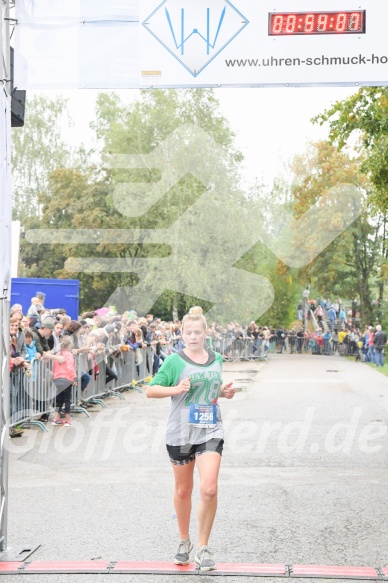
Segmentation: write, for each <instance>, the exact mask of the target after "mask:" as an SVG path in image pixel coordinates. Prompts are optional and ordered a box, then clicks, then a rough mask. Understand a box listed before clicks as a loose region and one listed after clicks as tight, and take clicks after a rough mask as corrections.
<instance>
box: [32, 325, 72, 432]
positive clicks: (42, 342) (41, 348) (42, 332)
mask: <svg viewBox="0 0 388 583" xmlns="http://www.w3.org/2000/svg"><path fill="white" fill-rule="evenodd" d="M53 330H54V324H53V323H52V322H51V321H48V322H44V323H43V324H42V327H41V328H40V329H39V330H37V331H36V332H35V331H34V332H33V334H34V340H35V343H36V350H37V352H39V354H40V355H41V357H42V358H43V359H44V360H52V361H54V362H59V363H60V364H63V363H64V362H65V359H64V358H63V356H62V355H60V354H58V355H55V354H52V352H51V349H50V345H49V343H48V340H49V338H51V337H52V334H53ZM41 370H42V373H43V369H41ZM45 372H47V371H45ZM46 378H48V376H47V377H45V379H46ZM36 406H37V408H38V410H39V411H47V409H48V403H47V402H46V401H38V400H37V401H36ZM49 416H50V415H49V413H47V412H45V413H43V414H42V415H41V417H40V418H39V421H43V422H44V423H47V421H48V420H49Z"/></svg>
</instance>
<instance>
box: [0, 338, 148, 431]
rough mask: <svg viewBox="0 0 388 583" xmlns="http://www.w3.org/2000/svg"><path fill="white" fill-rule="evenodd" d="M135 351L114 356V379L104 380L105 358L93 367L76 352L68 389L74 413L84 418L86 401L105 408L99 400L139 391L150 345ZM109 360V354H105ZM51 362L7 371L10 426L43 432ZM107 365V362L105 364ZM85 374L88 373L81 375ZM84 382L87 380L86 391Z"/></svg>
mask: <svg viewBox="0 0 388 583" xmlns="http://www.w3.org/2000/svg"><path fill="white" fill-rule="evenodd" d="M140 350H141V358H140V357H139V353H137V354H136V353H135V351H133V350H129V351H127V352H121V353H120V356H119V357H118V358H114V362H113V365H112V367H109V368H112V370H113V371H114V373H115V376H117V379H112V380H111V381H110V382H108V383H107V371H106V362H105V358H102V359H101V361H100V362H98V363H97V367H96V369H95V368H94V364H93V365H92V361H91V360H88V357H87V354H85V353H80V354H79V355H77V356H76V357H75V360H76V370H77V375H78V383H77V384H76V385H75V386H74V387H73V389H72V397H71V410H72V412H74V413H84V414H85V415H86V416H87V417H90V414H89V413H88V411H87V408H86V407H87V403H91V404H93V403H98V404H100V405H101V406H102V407H104V408H106V404H105V403H104V401H103V399H105V398H106V397H110V396H117V397H119V398H121V399H124V397H123V396H122V394H121V393H122V392H123V391H125V390H132V389H133V390H136V391H138V392H140V393H141V392H142V390H141V388H140V387H139V386H138V383H139V382H141V381H144V380H145V378H146V377H147V376H151V375H152V363H153V353H152V349H151V348H150V347H147V348H143V349H140ZM107 358H108V359H110V358H111V357H107ZM52 364H53V363H52V361H51V360H45V359H41V360H38V359H34V360H33V361H32V362H31V370H30V372H28V373H26V371H25V369H24V368H23V367H14V368H13V369H12V371H11V373H10V423H9V425H10V427H14V426H16V425H18V426H24V427H25V426H37V427H39V428H40V429H42V430H43V431H47V427H46V425H45V423H44V422H43V421H41V420H40V417H42V416H43V415H46V416H48V415H49V414H50V413H51V412H52V411H53V409H54V408H55V403H56V395H57V390H56V387H55V384H54V380H53V373H52ZM108 366H109V365H108ZM85 373H86V375H88V377H89V379H87V377H86V378H85V376H84V375H85ZM83 376H84V379H85V380H84V382H86V380H88V384H87V387H86V390H83V382H82V380H83V379H82V377H83Z"/></svg>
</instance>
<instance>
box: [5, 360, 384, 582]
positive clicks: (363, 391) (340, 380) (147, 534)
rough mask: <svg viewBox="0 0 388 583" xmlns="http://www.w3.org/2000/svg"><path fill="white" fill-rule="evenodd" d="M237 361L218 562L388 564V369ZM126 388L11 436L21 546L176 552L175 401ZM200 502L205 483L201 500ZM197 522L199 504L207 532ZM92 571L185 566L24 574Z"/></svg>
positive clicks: (228, 370)
mask: <svg viewBox="0 0 388 583" xmlns="http://www.w3.org/2000/svg"><path fill="white" fill-rule="evenodd" d="M224 371H225V374H224V379H225V380H233V381H234V383H235V386H237V387H238V388H239V389H241V390H240V391H239V392H238V393H237V394H236V396H235V398H234V399H233V400H231V401H228V400H222V402H221V408H222V412H223V418H224V424H225V430H226V438H225V441H226V443H225V448H224V455H223V461H222V467H221V474H220V481H219V508H218V513H217V517H216V522H215V525H214V529H213V533H212V538H211V541H210V543H211V547H212V549H213V550H214V553H215V558H216V560H218V561H219V562H233V563H234V562H236V563H238V562H242V563H245V562H246V563H250V562H256V563H285V564H318V565H349V566H380V567H388V527H387V519H386V517H387V516H388V470H387V468H388V449H387V442H388V432H387V425H388V379H387V377H384V376H383V375H381V374H380V373H379V372H377V371H375V370H373V369H371V368H370V367H368V366H366V365H365V364H361V363H354V362H352V361H349V360H345V359H341V358H340V357H325V356H309V355H306V356H305V355H303V356H299V355H286V354H283V355H274V356H272V358H271V360H270V361H269V362H268V363H266V364H261V363H252V362H241V363H240V362H237V363H227V364H226V365H225V368H224ZM125 399H126V400H125V402H124V401H119V400H115V399H110V400H109V401H108V402H109V407H108V409H106V410H101V409H100V407H98V406H96V407H95V412H93V413H92V417H91V419H87V418H86V417H84V416H79V415H77V417H76V420H75V424H74V426H73V427H69V428H64V427H52V426H50V427H49V433H48V434H44V433H43V432H41V431H38V430H36V429H33V430H29V431H26V432H25V434H24V436H23V437H22V438H16V439H13V440H11V450H12V451H11V455H10V479H9V488H10V491H9V544H10V545H11V546H12V547H17V546H18V545H24V544H40V545H41V547H40V548H39V550H38V551H37V552H36V553H34V555H33V556H32V557H31V560H34V561H40V560H47V561H59V560H66V561H67V560H91V559H102V560H109V561H115V560H134V561H135V560H139V561H147V560H156V561H170V560H171V559H172V557H173V556H174V554H175V551H176V547H177V541H178V536H177V524H176V518H175V516H174V508H173V500H172V493H173V477H172V471H171V468H170V464H169V460H168V457H167V454H166V451H165V445H164V431H165V423H166V419H167V415H168V409H169V399H166V400H150V399H146V397H145V396H144V395H140V394H138V393H136V392H131V393H126V395H125ZM197 482H198V480H197ZM197 485H198V484H197ZM197 502H198V488H196V491H195V495H194V510H195V507H196V505H197ZM196 533H197V521H196V512H195V511H194V513H193V521H192V535H191V536H192V539H193V540H194V541H195V539H196ZM16 579H20V577H15V576H3V577H2V581H8V580H9V581H10V582H11V581H15V580H16ZM92 579H93V580H95V579H96V580H98V581H101V582H104V583H105V581H107V582H110V583H118V582H119V581H120V583H121V582H122V581H123V580H125V581H126V582H132V581H136V582H144V583H149V582H153V583H159V581H160V582H162V581H163V582H165V581H167V580H168V581H172V580H176V581H178V582H179V581H180V580H182V576H167V577H166V576H156V575H154V576H153V575H108V576H106V575H93V576H92V575H70V576H69V575H49V576H44V575H34V576H29V575H28V576H27V575H23V576H22V580H23V581H26V582H27V583H35V581H36V582H38V581H39V583H41V582H42V583H43V582H45V581H51V582H53V581H55V582H56V583H57V582H58V583H62V581H63V582H65V581H66V582H69V581H77V582H79V583H84V582H86V581H88V582H89V581H91V580H92ZM185 579H190V580H193V581H194V580H195V581H198V579H200V580H201V581H208V580H209V581H210V580H211V577H210V576H185ZM221 580H225V581H228V582H229V583H233V582H235V581H236V582H237V581H242V582H244V583H248V582H249V581H252V582H253V581H256V582H258V581H266V582H267V583H271V582H278V583H282V582H284V581H286V579H279V578H265V579H261V578H250V577H241V578H239V577H225V578H224V577H217V578H216V581H221ZM287 580H288V581H290V579H287ZM293 580H294V581H303V582H304V583H309V581H313V580H312V579H311V580H310V579H293ZM315 581H317V580H315ZM320 581H324V580H322V579H321V580H320ZM331 581H333V580H331Z"/></svg>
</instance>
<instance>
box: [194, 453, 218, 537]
mask: <svg viewBox="0 0 388 583" xmlns="http://www.w3.org/2000/svg"><path fill="white" fill-rule="evenodd" d="M196 462H197V467H198V471H199V476H200V480H201V487H200V490H201V500H200V503H199V508H198V531H199V532H198V536H199V540H198V546H199V547H202V546H205V545H207V544H208V541H209V536H210V532H211V529H212V526H213V522H214V518H215V515H216V510H217V482H218V474H219V471H220V464H221V456H220V454H219V453H217V452H212V451H210V452H207V453H204V454H202V455H199V456H197V458H196Z"/></svg>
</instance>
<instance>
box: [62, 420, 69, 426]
mask: <svg viewBox="0 0 388 583" xmlns="http://www.w3.org/2000/svg"><path fill="white" fill-rule="evenodd" d="M69 425H71V421H70V419H68V420H67V421H65V423H64V424H63V426H64V427H69Z"/></svg>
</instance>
